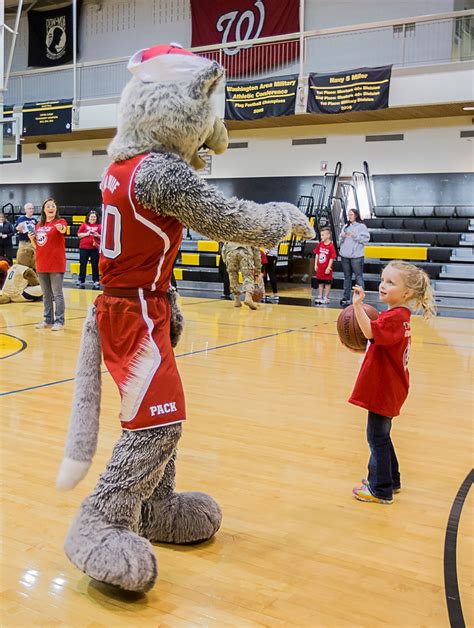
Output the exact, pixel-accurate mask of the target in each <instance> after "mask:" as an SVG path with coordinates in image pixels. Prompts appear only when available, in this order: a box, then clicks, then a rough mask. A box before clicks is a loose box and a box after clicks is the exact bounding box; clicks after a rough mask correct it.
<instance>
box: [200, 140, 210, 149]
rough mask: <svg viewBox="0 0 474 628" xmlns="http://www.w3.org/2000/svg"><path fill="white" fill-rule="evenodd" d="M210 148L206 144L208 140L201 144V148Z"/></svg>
mask: <svg viewBox="0 0 474 628" xmlns="http://www.w3.org/2000/svg"><path fill="white" fill-rule="evenodd" d="M202 149H204V150H209V146H208V145H207V144H206V142H204V144H201V146H200V147H199V150H202Z"/></svg>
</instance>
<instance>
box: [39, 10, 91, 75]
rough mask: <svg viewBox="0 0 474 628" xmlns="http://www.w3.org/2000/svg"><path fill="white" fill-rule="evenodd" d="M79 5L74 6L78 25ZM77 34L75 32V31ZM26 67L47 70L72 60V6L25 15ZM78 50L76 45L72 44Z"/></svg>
mask: <svg viewBox="0 0 474 628" xmlns="http://www.w3.org/2000/svg"><path fill="white" fill-rule="evenodd" d="M80 6H81V3H80V2H79V1H78V3H77V19H78V21H79V13H80ZM78 30H79V29H78ZM28 32H29V36H28V65H29V66H32V67H40V68H50V67H55V66H57V65H64V64H65V63H71V62H72V60H73V45H74V33H73V13H72V4H70V5H69V6H67V7H64V8H63V9H55V10H54V11H28ZM76 46H77V49H78V50H79V45H78V44H76Z"/></svg>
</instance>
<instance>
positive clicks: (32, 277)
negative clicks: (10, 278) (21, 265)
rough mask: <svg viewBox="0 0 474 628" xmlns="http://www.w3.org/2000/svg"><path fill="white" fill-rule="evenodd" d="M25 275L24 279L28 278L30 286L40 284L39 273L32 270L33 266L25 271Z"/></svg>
mask: <svg viewBox="0 0 474 628" xmlns="http://www.w3.org/2000/svg"><path fill="white" fill-rule="evenodd" d="M23 277H24V279H26V281H27V282H28V285H29V286H39V280H38V275H37V274H36V273H35V271H34V270H31V268H28V270H25V272H24V273H23Z"/></svg>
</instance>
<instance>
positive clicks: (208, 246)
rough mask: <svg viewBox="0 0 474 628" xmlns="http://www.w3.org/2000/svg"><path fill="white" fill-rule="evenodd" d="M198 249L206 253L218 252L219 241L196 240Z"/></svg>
mask: <svg viewBox="0 0 474 628" xmlns="http://www.w3.org/2000/svg"><path fill="white" fill-rule="evenodd" d="M198 251H203V252H204V251H205V252H206V253H218V251H219V243H218V242H213V241H212V240H198Z"/></svg>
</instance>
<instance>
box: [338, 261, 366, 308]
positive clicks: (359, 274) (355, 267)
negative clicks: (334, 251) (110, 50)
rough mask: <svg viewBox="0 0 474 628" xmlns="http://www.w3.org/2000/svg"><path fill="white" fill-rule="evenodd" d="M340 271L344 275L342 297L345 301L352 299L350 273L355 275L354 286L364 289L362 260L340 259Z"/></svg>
mask: <svg viewBox="0 0 474 628" xmlns="http://www.w3.org/2000/svg"><path fill="white" fill-rule="evenodd" d="M341 263H342V271H343V273H344V296H343V299H344V300H345V301H350V300H351V298H352V294H351V292H352V273H354V275H355V280H356V284H357V285H358V286H360V287H361V288H363V287H364V258H363V257H341Z"/></svg>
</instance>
